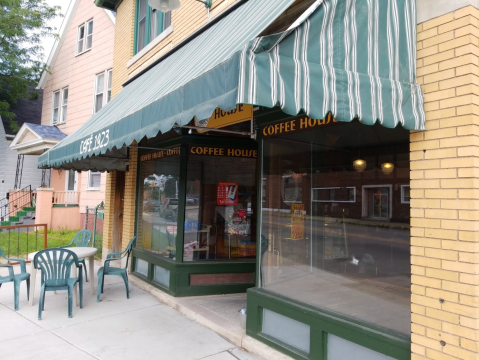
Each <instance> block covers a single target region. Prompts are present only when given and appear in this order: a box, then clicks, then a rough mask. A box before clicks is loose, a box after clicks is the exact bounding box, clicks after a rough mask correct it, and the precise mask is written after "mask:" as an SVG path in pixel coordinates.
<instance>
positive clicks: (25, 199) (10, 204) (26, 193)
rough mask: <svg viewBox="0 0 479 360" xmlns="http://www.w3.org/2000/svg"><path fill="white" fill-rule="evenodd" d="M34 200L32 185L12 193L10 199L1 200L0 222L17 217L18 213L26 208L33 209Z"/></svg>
mask: <svg viewBox="0 0 479 360" xmlns="http://www.w3.org/2000/svg"><path fill="white" fill-rule="evenodd" d="M32 199H33V194H32V187H31V185H28V186H25V187H24V188H23V189H20V190H16V191H12V192H10V193H9V194H8V197H6V198H5V199H1V200H0V221H5V220H7V218H9V217H10V216H15V215H16V213H17V211H22V210H23V208H24V207H31V206H32Z"/></svg>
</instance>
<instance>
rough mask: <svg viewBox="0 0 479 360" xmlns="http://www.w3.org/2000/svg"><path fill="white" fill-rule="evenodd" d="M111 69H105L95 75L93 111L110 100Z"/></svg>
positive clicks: (96, 110)
mask: <svg viewBox="0 0 479 360" xmlns="http://www.w3.org/2000/svg"><path fill="white" fill-rule="evenodd" d="M112 75H113V72H112V70H111V69H110V70H106V71H104V72H102V73H100V74H97V75H96V77H95V99H94V103H93V113H96V112H98V111H100V109H101V108H102V107H103V106H105V105H106V104H107V103H108V102H109V101H110V100H111V77H112Z"/></svg>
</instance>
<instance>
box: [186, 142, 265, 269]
mask: <svg viewBox="0 0 479 360" xmlns="http://www.w3.org/2000/svg"><path fill="white" fill-rule="evenodd" d="M256 164H257V150H245V149H232V148H219V147H197V146H190V148H189V153H188V166H187V169H188V172H187V183H186V209H185V238H184V252H183V254H184V255H183V260H184V261H194V260H228V259H245V258H250V259H255V257H256V214H255V209H256V173H257V172H256Z"/></svg>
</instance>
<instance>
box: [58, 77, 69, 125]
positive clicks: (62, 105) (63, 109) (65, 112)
mask: <svg viewBox="0 0 479 360" xmlns="http://www.w3.org/2000/svg"><path fill="white" fill-rule="evenodd" d="M65 91H67V93H68V96H67V100H66V102H65ZM69 95H70V94H69V91H68V86H65V87H64V88H63V89H62V91H61V96H60V100H61V103H60V108H61V111H60V118H59V119H60V121H59V123H60V124H64V123H66V122H67V120H68V117H67V115H68V98H69Z"/></svg>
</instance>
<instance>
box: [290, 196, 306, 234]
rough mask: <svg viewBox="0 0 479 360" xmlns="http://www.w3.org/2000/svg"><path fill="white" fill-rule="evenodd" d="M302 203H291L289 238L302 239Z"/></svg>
mask: <svg viewBox="0 0 479 360" xmlns="http://www.w3.org/2000/svg"><path fill="white" fill-rule="evenodd" d="M304 214H305V211H304V204H292V205H291V240H302V239H304Z"/></svg>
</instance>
